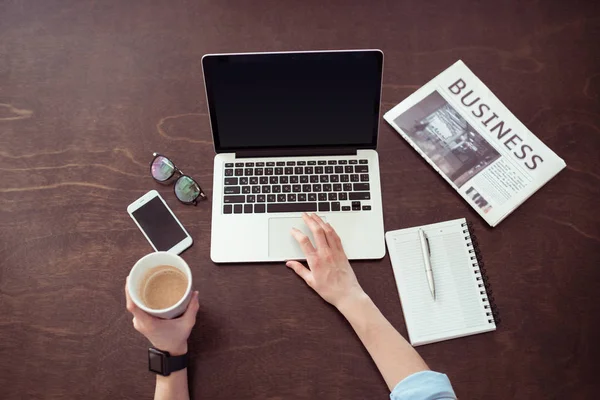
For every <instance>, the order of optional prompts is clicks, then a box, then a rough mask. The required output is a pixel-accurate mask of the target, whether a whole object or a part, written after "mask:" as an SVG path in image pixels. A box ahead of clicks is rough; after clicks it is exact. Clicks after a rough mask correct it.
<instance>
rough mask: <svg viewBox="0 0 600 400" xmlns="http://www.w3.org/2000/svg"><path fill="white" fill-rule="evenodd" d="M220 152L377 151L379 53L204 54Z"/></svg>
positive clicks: (214, 129)
mask: <svg viewBox="0 0 600 400" xmlns="http://www.w3.org/2000/svg"><path fill="white" fill-rule="evenodd" d="M202 63H203V68H204V77H205V84H206V91H207V96H208V104H209V111H210V117H211V125H212V130H213V135H214V141H215V149H216V151H217V152H231V151H236V150H244V149H258V148H260V149H269V148H271V149H272V148H280V149H286V148H310V147H347V146H353V147H360V148H375V147H376V144H377V128H378V122H379V100H380V93H381V72H382V65H383V54H382V53H381V52H380V51H377V50H373V51H349V52H316V53H278V54H239V55H211V56H205V57H204V58H203V61H202Z"/></svg>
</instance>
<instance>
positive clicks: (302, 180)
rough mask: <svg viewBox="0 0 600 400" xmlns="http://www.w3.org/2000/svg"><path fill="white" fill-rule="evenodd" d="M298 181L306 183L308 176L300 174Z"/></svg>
mask: <svg viewBox="0 0 600 400" xmlns="http://www.w3.org/2000/svg"><path fill="white" fill-rule="evenodd" d="M300 183H308V176H306V175H302V176H301V177H300Z"/></svg>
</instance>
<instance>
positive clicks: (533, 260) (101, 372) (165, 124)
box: [0, 0, 600, 399]
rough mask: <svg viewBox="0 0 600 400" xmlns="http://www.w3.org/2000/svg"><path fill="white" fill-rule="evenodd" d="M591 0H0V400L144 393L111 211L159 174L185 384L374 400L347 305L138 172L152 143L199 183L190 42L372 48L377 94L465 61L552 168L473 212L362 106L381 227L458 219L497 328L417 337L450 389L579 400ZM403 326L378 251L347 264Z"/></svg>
mask: <svg viewBox="0 0 600 400" xmlns="http://www.w3.org/2000/svg"><path fill="white" fill-rule="evenodd" d="M599 17H600V15H599V13H598V8H597V5H596V4H595V3H594V2H592V1H584V0H581V1H579V0H573V1H569V2H559V1H546V2H537V1H533V0H527V1H506V2H477V1H468V0H455V1H453V2H452V3H449V2H445V1H441V0H434V1H422V2H398V1H395V2H394V1H389V2H388V1H378V2H359V1H354V2H348V1H337V0H336V1H328V2H323V1H316V0H308V1H302V2H295V1H285V0H284V1H274V0H271V1H263V2H243V1H233V0H226V1H206V0H205V1H196V2H188V1H182V0H177V1H175V0H173V1H169V2H160V1H116V0H107V1H73V0H63V1H58V0H33V1H28V2H22V1H16V0H12V1H11V0H9V1H4V2H2V3H0V311H1V313H2V318H1V319H0V359H1V360H2V362H0V388H2V389H0V390H1V391H2V395H1V396H0V397H2V398H4V399H22V398H31V399H42V398H43V399H74V398H85V399H114V398H125V399H130V398H131V399H134V398H136V399H137V398H150V397H151V396H152V392H153V384H154V379H153V378H152V375H151V374H150V373H148V372H147V371H146V368H147V365H146V345H147V344H146V342H145V339H143V338H142V337H141V336H140V335H139V334H137V333H136V332H135V331H134V330H133V327H132V326H131V318H130V316H129V315H128V314H127V313H126V312H125V306H124V298H123V292H122V287H123V282H124V279H125V276H126V275H127V273H128V271H129V268H130V267H131V266H132V265H133V263H134V262H135V260H137V259H138V258H139V257H140V256H142V255H144V254H145V253H147V252H149V251H150V247H149V246H148V244H147V243H146V242H145V239H144V238H143V237H142V235H141V234H139V232H138V231H137V229H136V227H135V226H134V224H133V223H132V221H131V220H130V219H129V217H128V215H127V214H126V212H125V208H126V206H127V205H128V204H129V203H130V202H131V201H132V200H134V199H136V198H137V197H138V196H139V195H141V194H142V193H144V192H146V191H148V190H150V189H157V190H159V191H160V192H161V193H162V194H163V195H164V197H165V198H166V199H167V202H168V203H169V204H170V205H171V207H172V208H173V210H174V211H175V213H176V214H177V215H178V216H179V218H180V219H181V221H182V222H183V223H184V225H185V226H186V227H187V228H188V229H189V231H190V232H191V234H192V235H193V237H194V240H195V243H196V244H195V245H194V246H193V247H192V248H191V249H190V250H189V251H188V252H186V253H185V258H186V260H187V261H188V262H189V263H190V265H191V266H192V267H193V269H194V286H195V287H196V288H198V290H200V293H201V303H202V309H201V313H200V314H199V318H198V325H197V327H196V328H195V330H194V331H193V334H192V337H191V351H192V367H191V371H190V374H191V382H192V392H193V395H194V398H197V399H200V398H202V399H232V398H244V399H319V398H321V399H375V398H380V399H384V398H386V397H387V395H388V392H387V389H386V387H385V384H384V382H383V380H382V379H381V377H380V375H379V374H378V372H377V370H376V368H375V366H374V364H373V363H372V361H371V360H370V359H369V357H368V354H367V353H366V352H365V350H364V349H363V348H362V346H361V345H360V342H359V341H358V339H357V338H356V337H355V335H354V333H353V332H352V331H351V329H350V327H349V326H348V324H347V323H346V322H345V321H344V320H343V319H342V318H341V317H340V316H339V315H338V314H337V313H336V312H335V311H334V310H333V309H332V308H331V307H329V306H328V305H327V304H325V303H324V302H323V301H321V300H320V299H319V298H318V297H317V296H316V295H315V294H314V293H312V292H311V291H310V290H309V289H308V288H307V287H305V285H304V284H303V283H302V282H301V281H300V280H299V279H298V278H297V277H295V276H294V275H293V274H292V273H291V271H289V270H287V269H286V268H285V267H283V266H282V265H252V266H246V265H231V266H221V267H218V266H216V265H214V264H213V263H212V262H211V261H210V259H209V245H210V243H209V242H210V240H209V236H210V207H209V205H210V204H209V203H204V204H201V205H199V206H198V207H195V208H194V207H186V206H184V205H181V204H179V203H178V202H177V201H176V200H175V198H174V196H173V195H172V192H171V189H170V188H164V187H161V186H158V185H156V184H155V183H154V182H153V181H152V179H151V178H150V177H149V176H148V170H147V163H148V161H149V160H150V156H151V153H152V151H160V152H163V153H165V154H168V155H170V156H171V157H173V158H174V159H175V160H176V161H177V164H178V165H180V166H181V168H183V169H184V170H185V171H186V173H188V174H190V175H192V176H194V177H195V178H196V179H198V180H199V181H200V182H201V184H202V186H203V188H204V189H205V190H206V191H207V193H208V194H209V196H210V195H211V188H212V159H213V157H214V152H213V147H212V138H211V132H210V127H209V122H208V117H207V115H206V104H205V98H204V87H203V81H202V74H201V68H200V58H201V57H202V55H203V54H205V53H209V52H228V51H232V52H233V51H235V52H240V51H261V50H264V51H273V50H308V49H311V50H312V49H339V48H381V49H382V50H383V51H384V52H385V55H386V59H385V73H384V88H383V99H382V103H383V105H382V108H383V110H384V111H387V110H388V109H390V108H391V107H392V106H393V105H395V104H396V103H398V102H399V101H401V100H402V99H404V98H405V97H406V96H408V95H409V94H410V93H412V92H413V91H414V90H415V89H417V88H418V87H420V86H421V85H422V84H424V83H425V82H426V81H428V80H429V79H430V78H432V77H433V76H435V75H436V74H437V73H439V72H440V71H442V70H443V69H444V68H446V67H447V66H449V65H450V64H452V63H453V62H454V61H456V60H457V59H463V60H464V61H465V62H466V63H467V65H468V66H469V67H471V68H472V69H473V71H474V72H475V73H476V74H478V75H479V77H480V78H481V79H482V80H483V81H484V82H485V83H486V84H487V85H488V86H489V87H490V88H491V89H492V90H493V91H494V92H495V93H496V95H497V96H498V97H499V98H500V99H502V100H503V101H504V103H505V104H506V105H507V107H508V108H509V109H511V110H512V111H513V112H514V113H515V114H516V116H517V117H518V118H520V119H521V120H522V121H523V122H524V123H525V125H527V126H528V127H529V128H530V129H531V130H532V131H533V132H534V133H535V134H536V135H538V137H539V138H540V139H541V140H543V141H544V142H545V143H546V144H547V145H548V146H549V147H550V148H552V149H553V150H554V151H555V152H556V153H558V154H559V156H561V157H563V158H564V159H565V160H566V162H567V165H568V167H567V169H566V170H564V171H563V172H561V173H560V174H559V175H558V176H557V177H556V178H555V179H554V180H552V181H551V182H550V183H549V184H548V185H547V186H545V187H544V188H543V189H542V190H540V192H539V193H537V194H536V195H534V196H533V197H532V198H531V199H530V200H528V201H527V202H526V203H525V204H523V205H522V206H521V207H520V208H519V209H518V210H517V211H516V212H515V213H514V214H513V215H511V216H510V217H509V218H507V219H506V220H505V221H504V222H502V223H501V224H500V225H499V226H498V227H497V228H495V229H490V228H488V227H486V226H485V225H484V222H483V221H482V220H481V219H480V218H478V217H477V215H476V214H475V213H474V212H473V211H472V210H471V209H470V207H469V206H468V205H467V204H466V203H465V202H464V201H463V200H462V199H461V198H459V197H458V196H457V194H456V193H454V191H453V190H452V189H451V188H450V187H449V186H448V185H447V184H446V183H444V181H443V180H442V179H441V178H440V177H439V176H437V175H436V174H435V173H434V172H433V171H432V170H431V169H430V168H429V167H428V165H427V164H426V163H425V162H424V161H423V160H422V159H421V158H420V157H419V156H418V155H417V154H416V153H415V152H414V151H413V150H412V149H411V148H410V147H409V146H408V145H407V144H406V143H405V142H404V141H403V140H402V139H401V138H400V137H398V136H397V135H396V134H395V133H394V132H393V130H392V129H391V128H390V127H389V126H387V125H386V124H384V123H383V121H382V124H381V128H380V146H379V152H380V158H381V171H382V175H383V196H384V208H385V210H384V214H385V225H386V229H394V228H402V227H408V226H413V225H417V224H425V223H430V222H434V221H439V220H445V219H449V218H458V217H463V216H465V217H467V218H469V219H471V220H472V221H473V222H474V224H475V230H476V232H477V235H478V237H479V242H480V245H481V248H482V251H483V253H484V257H485V260H486V264H487V269H488V272H489V277H490V281H491V282H492V285H493V288H494V297H495V298H496V301H497V303H498V307H499V309H500V312H501V314H502V321H503V323H502V325H500V327H499V329H498V331H496V332H494V333H490V334H484V335H477V336H472V337H469V338H464V339H460V340H453V341H448V342H444V343H439V344H435V345H431V346H424V347H422V348H419V351H420V353H421V354H422V355H423V357H424V358H425V360H426V361H427V362H428V363H429V364H430V366H431V367H432V368H434V369H436V370H439V371H443V372H445V373H447V374H448V375H449V377H450V378H451V380H452V383H453V385H454V387H455V389H456V392H457V393H458V394H459V396H461V398H465V399H466V398H473V399H480V398H487V399H512V398H514V399H549V398H561V399H562V398H576V399H586V398H592V397H594V395H596V394H597V392H598V389H599V386H598V383H597V382H598V379H597V378H595V376H594V371H595V367H596V365H597V360H598V357H599V356H600V352H599V348H598V342H597V339H598V337H600V329H599V328H600V324H599V322H598V315H599V311H600V307H599V304H600V303H599V302H598V296H597V293H598V290H597V284H598V281H599V278H600V276H599V275H600V274H599V272H598V271H599V270H598V265H600V253H599V251H598V248H599V241H600V223H599V222H600V214H599V212H598V197H599V196H600V184H599V179H600V164H599V163H598V151H599V150H600V113H599V111H598V110H599V102H600V59H599V58H598V56H597V45H598V38H599V37H600V18H599ZM354 265H355V269H356V272H357V275H358V277H359V279H360V281H361V283H362V284H363V286H364V287H365V289H366V290H367V291H368V293H369V294H370V295H371V296H372V297H373V299H374V300H375V302H376V303H377V304H378V305H379V306H380V308H381V309H382V311H383V312H384V314H385V315H386V316H387V317H388V318H389V319H390V320H391V321H392V323H393V324H394V325H395V326H396V327H397V328H398V329H399V330H400V332H402V333H404V334H405V333H406V328H405V325H404V320H403V317H402V312H401V309H400V303H399V300H398V294H397V291H396V288H395V285H394V281H393V276H392V271H391V267H390V262H389V258H387V257H386V258H385V259H383V260H381V261H373V262H360V263H355V264H354Z"/></svg>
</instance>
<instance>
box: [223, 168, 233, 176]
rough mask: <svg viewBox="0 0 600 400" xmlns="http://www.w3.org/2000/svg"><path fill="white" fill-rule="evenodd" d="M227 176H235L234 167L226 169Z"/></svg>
mask: <svg viewBox="0 0 600 400" xmlns="http://www.w3.org/2000/svg"><path fill="white" fill-rule="evenodd" d="M225 176H233V170H232V169H226V170H225Z"/></svg>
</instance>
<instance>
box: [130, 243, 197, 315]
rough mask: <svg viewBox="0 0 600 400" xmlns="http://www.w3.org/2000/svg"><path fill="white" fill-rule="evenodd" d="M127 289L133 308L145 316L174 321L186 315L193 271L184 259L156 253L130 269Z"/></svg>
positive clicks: (160, 252) (190, 296) (190, 294)
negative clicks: (133, 304) (141, 311)
mask: <svg viewBox="0 0 600 400" xmlns="http://www.w3.org/2000/svg"><path fill="white" fill-rule="evenodd" d="M127 290H128V291H129V296H130V297H131V300H133V302H134V303H135V305H136V306H137V307H138V308H140V309H142V310H143V311H145V312H147V313H148V314H150V315H153V316H155V317H159V318H165V319H170V318H175V317H178V316H180V315H181V314H183V313H184V312H185V310H186V308H187V306H188V304H189V302H190V299H191V298H192V272H191V270H190V267H189V266H188V265H187V263H186V262H185V261H184V260H183V258H181V257H179V256H178V255H176V254H172V253H168V252H166V251H157V252H155V253H150V254H148V255H146V256H144V257H142V258H141V259H139V260H138V262H136V263H135V265H134V266H133V268H131V272H130V273H129V280H128V283H127Z"/></svg>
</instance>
